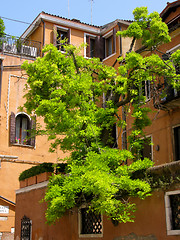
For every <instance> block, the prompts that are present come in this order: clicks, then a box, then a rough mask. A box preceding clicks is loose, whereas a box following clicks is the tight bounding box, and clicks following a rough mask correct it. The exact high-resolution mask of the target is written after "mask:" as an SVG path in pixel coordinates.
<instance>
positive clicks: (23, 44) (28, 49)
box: [0, 35, 41, 58]
mask: <svg viewBox="0 0 180 240" xmlns="http://www.w3.org/2000/svg"><path fill="white" fill-rule="evenodd" d="M0 52H2V53H8V54H13V55H20V56H26V57H32V58H36V57H38V56H40V55H41V42H38V41H33V40H29V39H23V38H18V37H13V36H8V35H5V36H3V37H0Z"/></svg>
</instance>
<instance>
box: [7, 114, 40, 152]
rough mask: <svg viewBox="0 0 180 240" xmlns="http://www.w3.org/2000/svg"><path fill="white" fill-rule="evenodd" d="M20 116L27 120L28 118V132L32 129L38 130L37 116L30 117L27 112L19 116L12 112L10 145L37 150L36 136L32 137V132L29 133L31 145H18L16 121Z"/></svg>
mask: <svg viewBox="0 0 180 240" xmlns="http://www.w3.org/2000/svg"><path fill="white" fill-rule="evenodd" d="M19 115H22V116H23V115H24V116H26V118H28V121H29V123H28V124H29V128H28V129H27V130H29V131H31V129H35V128H36V116H34V117H32V118H31V117H30V116H29V115H28V114H27V113H25V112H18V113H17V114H14V112H11V114H10V131H9V141H10V144H11V145H13V146H20V147H32V148H35V144H36V141H35V136H32V137H31V132H30V133H29V136H28V138H29V144H23V143H18V142H17V141H16V119H17V117H18V116H19Z"/></svg>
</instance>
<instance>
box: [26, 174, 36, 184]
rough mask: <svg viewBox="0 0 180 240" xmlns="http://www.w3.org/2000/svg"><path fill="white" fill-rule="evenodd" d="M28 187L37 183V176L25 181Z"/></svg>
mask: <svg viewBox="0 0 180 240" xmlns="http://www.w3.org/2000/svg"><path fill="white" fill-rule="evenodd" d="M27 182H28V186H31V185H34V184H36V183H37V176H33V177H30V178H28V179H27Z"/></svg>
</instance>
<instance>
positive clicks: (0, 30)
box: [0, 18, 5, 37]
mask: <svg viewBox="0 0 180 240" xmlns="http://www.w3.org/2000/svg"><path fill="white" fill-rule="evenodd" d="M4 30H5V26H4V22H3V20H2V19H1V18H0V37H3V36H4V34H5V33H4Z"/></svg>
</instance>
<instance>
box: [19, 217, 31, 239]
mask: <svg viewBox="0 0 180 240" xmlns="http://www.w3.org/2000/svg"><path fill="white" fill-rule="evenodd" d="M31 226H32V221H31V220H30V219H29V218H28V217H26V216H24V217H23V218H22V219H21V240H31Z"/></svg>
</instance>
